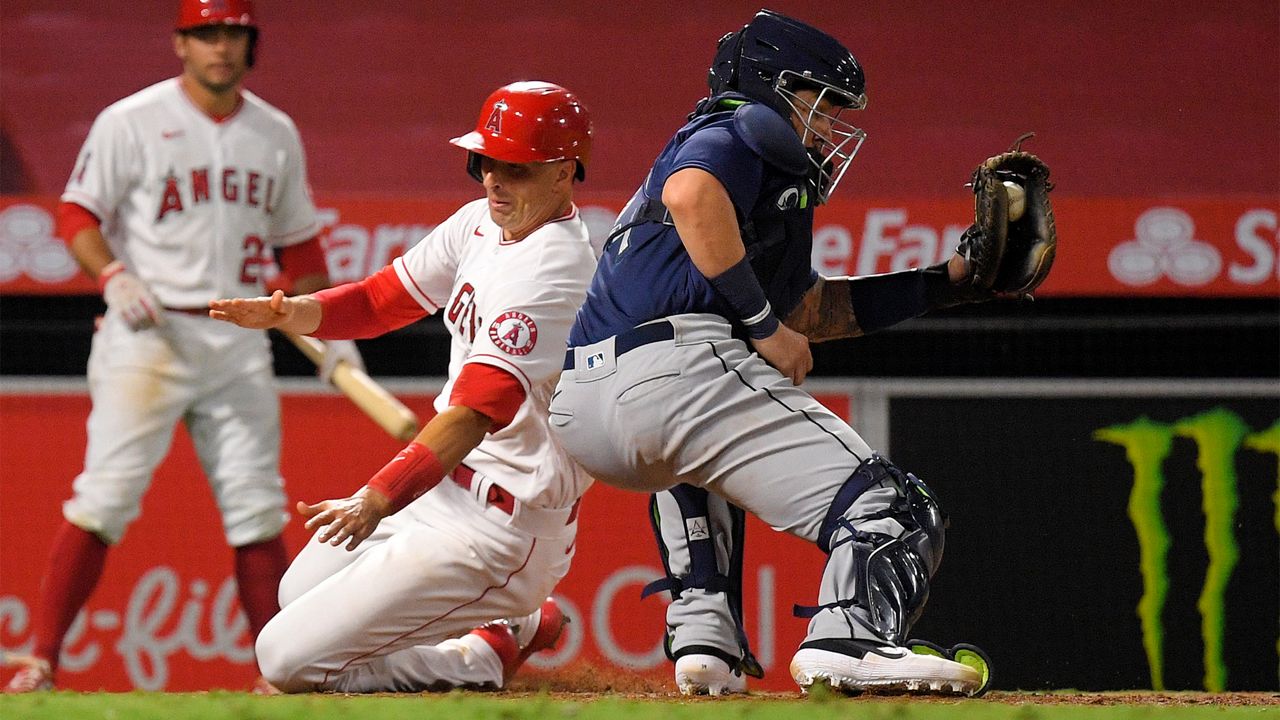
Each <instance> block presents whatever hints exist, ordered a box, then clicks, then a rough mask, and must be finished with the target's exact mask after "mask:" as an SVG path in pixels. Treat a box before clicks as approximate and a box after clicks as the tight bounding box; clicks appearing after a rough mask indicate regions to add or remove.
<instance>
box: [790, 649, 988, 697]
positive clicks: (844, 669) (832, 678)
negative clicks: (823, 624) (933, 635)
mask: <svg viewBox="0 0 1280 720" xmlns="http://www.w3.org/2000/svg"><path fill="white" fill-rule="evenodd" d="M791 677H792V678H794V679H795V681H796V684H797V685H799V686H800V690H801V691H802V692H805V693H807V692H808V691H809V688H810V687H812V686H813V685H814V684H816V683H824V684H826V685H829V686H831V688H832V689H834V690H840V691H843V692H851V693H860V692H885V693H892V692H920V693H940V694H959V695H974V694H976V693H977V692H978V691H979V690H980V689H982V686H983V678H982V675H981V674H980V673H979V672H978V671H977V670H975V669H973V668H972V667H969V666H968V665H963V664H961V663H958V662H955V661H953V660H948V659H946V658H943V657H937V656H934V655H917V654H915V653H913V652H911V651H910V650H907V649H906V648H901V647H894V646H892V645H878V644H876V643H872V642H868V641H866V640H844V639H830V640H816V641H810V642H806V643H805V644H804V645H801V646H800V650H798V651H797V652H796V654H795V656H794V657H793V658H792V659H791Z"/></svg>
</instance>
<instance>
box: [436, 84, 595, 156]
mask: <svg viewBox="0 0 1280 720" xmlns="http://www.w3.org/2000/svg"><path fill="white" fill-rule="evenodd" d="M449 142H450V143H452V144H454V145H457V146H458V147H460V148H463V149H465V150H467V151H468V152H467V172H468V173H469V174H470V175H471V177H473V178H475V179H476V180H480V179H481V177H480V158H479V156H480V155H483V156H485V157H489V158H493V159H494V160H501V161H503V162H510V163H543V162H555V161H557V160H574V161H576V162H577V170H576V171H575V173H574V176H575V177H576V178H577V179H578V180H582V179H583V178H584V177H586V167H587V159H588V157H589V156H590V155H591V117H590V115H588V114H587V109H586V108H585V107H583V105H582V103H581V102H579V101H578V97H577V96H576V95H574V94H573V93H571V92H569V91H568V90H566V89H564V88H562V87H560V86H559V85H553V84H552V83H547V82H539V81H536V80H529V81H522V82H515V83H511V84H510V85H505V86H503V87H500V88H498V89H497V90H495V91H493V93H492V94H491V95H489V97H488V99H487V100H485V101H484V105H483V106H482V107H481V108H480V117H479V119H478V120H477V121H476V129H475V130H472V131H471V132H469V133H467V134H466V135H463V136H461V137H456V138H453V139H452V140H450V141H449Z"/></svg>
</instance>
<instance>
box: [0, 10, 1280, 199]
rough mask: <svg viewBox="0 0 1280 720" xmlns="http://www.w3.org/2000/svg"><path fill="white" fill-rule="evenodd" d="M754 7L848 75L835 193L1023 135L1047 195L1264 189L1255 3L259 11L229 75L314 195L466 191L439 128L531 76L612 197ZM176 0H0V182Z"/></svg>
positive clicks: (164, 26) (1275, 42) (966, 167)
mask: <svg viewBox="0 0 1280 720" xmlns="http://www.w3.org/2000/svg"><path fill="white" fill-rule="evenodd" d="M762 5H768V6H769V7H772V8H773V9H775V10H779V11H782V12H786V13H788V14H791V15H794V16H795V17H798V18H800V19H803V20H806V21H809V22H811V23H814V24H817V25H820V26H821V27H822V28H824V29H825V30H827V31H829V32H831V33H832V34H834V35H836V36H837V37H839V38H840V39H841V40H843V41H844V42H845V44H847V45H848V47H849V48H850V50H852V51H853V53H854V55H856V56H857V57H858V59H859V60H860V61H861V62H862V64H863V65H864V66H865V69H866V75H867V92H868V106H867V109H866V111H865V112H861V113H857V114H856V122H857V124H858V125H860V126H861V127H862V128H863V129H865V130H866V131H867V133H868V140H867V142H866V144H865V145H864V146H863V148H862V150H861V152H860V153H859V155H858V157H857V159H856V160H855V161H854V166H853V168H852V169H851V170H850V172H849V174H848V176H847V178H846V179H845V181H844V185H843V186H842V187H841V188H840V190H839V191H838V193H839V195H840V196H841V197H848V198H852V197H879V196H884V195H889V196H897V195H903V196H907V197H913V196H917V195H923V196H927V197H950V195H951V193H953V192H956V191H958V190H959V188H960V185H961V184H962V183H963V182H964V181H965V179H966V178H967V177H968V174H969V172H970V171H971V170H972V169H973V167H974V165H976V164H977V163H978V162H979V161H981V160H982V159H983V158H985V157H987V156H988V155H991V154H993V153H995V152H998V151H1000V150H1003V149H1004V148H1005V147H1007V146H1008V145H1009V143H1010V142H1012V141H1013V139H1014V138H1016V137H1017V136H1018V135H1020V134H1022V133H1023V132H1026V131H1028V130H1034V131H1037V132H1038V133H1039V135H1038V137H1037V138H1036V139H1035V140H1034V141H1033V142H1032V143H1031V144H1030V145H1029V146H1028V148H1029V149H1030V150H1032V151H1033V152H1037V153H1040V154H1041V155H1043V156H1044V157H1045V159H1046V160H1047V161H1048V162H1049V164H1050V166H1051V167H1053V169H1054V178H1055V180H1056V181H1057V182H1058V185H1059V188H1060V192H1061V193H1062V194H1063V195H1090V196H1126V195H1131V194H1135V195H1152V194H1160V195H1164V194H1174V195H1187V194H1190V195H1202V194H1211V195H1218V194H1235V193H1271V194H1273V195H1274V194H1276V193H1277V192H1280V165H1278V164H1277V163H1276V158H1277V157H1280V133H1277V132H1276V130H1277V128H1278V127H1280V54H1278V53H1276V47H1277V46H1280V5H1278V4H1277V3H1276V2H1274V0H1240V1H1238V2H1230V3H1223V2H1203V0H1132V1H1131V2H1123V3H1117V2H1114V0H1071V2H1051V3H1027V2H1020V1H1019V0H954V1H953V2H945V3H944V2H936V1H934V0H863V1H861V2H846V3H841V2H831V1H830V0H777V2H770V3H764V2H763V0H645V1H644V2H635V3H601V2H597V1H596V0H558V1H557V2H555V3H523V4H521V3H501V4H497V5H495V4H493V3H457V2H441V1H439V0H365V1H362V2H358V3H330V4H327V5H324V6H323V7H322V8H318V7H316V6H315V5H314V4H313V3H305V2H295V3H289V2H281V1H280V0H274V1H273V0H261V1H260V2H258V3H257V10H258V15H259V16H260V18H259V19H260V23H261V26H262V36H261V43H260V47H259V48H258V50H259V53H258V59H259V63H258V67H257V68H255V69H254V71H253V73H252V74H251V75H250V77H249V80H248V87H249V88H250V89H251V90H253V91H254V92H257V93H258V94H260V95H261V96H262V97H264V98H266V99H267V100H268V101H269V102H271V103H273V104H275V105H277V106H278V107H280V108H281V109H283V110H284V111H286V112H288V113H290V114H291V115H292V116H293V117H294V119H295V120H296V121H297V124H298V128H299V130H300V131H301V133H302V138H303V141H304V143H305V144H306V147H307V150H308V157H309V166H310V174H311V179H312V183H313V185H314V186H315V188H316V190H317V191H319V192H321V193H378V194H398V195H408V196H419V195H424V194H428V195H430V194H440V193H456V192H458V191H460V190H463V189H464V188H467V187H469V186H470V185H469V184H470V180H468V179H467V178H466V176H465V175H464V174H463V160H462V153H461V151H460V150H457V149H456V148H452V147H449V146H448V145H446V141H447V140H448V139H449V138H451V137H456V136H457V135H460V134H462V133H463V132H465V131H466V130H468V129H470V127H471V126H473V125H474V123H475V121H476V112H477V109H478V108H479V104H480V103H481V101H482V100H483V99H484V97H485V96H486V95H487V94H488V93H489V92H490V91H491V90H493V89H494V88H496V87H498V86H499V85H502V84H505V83H507V82H511V81H513V80H518V79H530V78H538V79H544V80H551V81H554V82H558V83H561V84H563V85H565V86H567V87H569V88H572V89H573V90H575V91H576V92H577V93H578V94H579V95H580V96H581V97H582V99H583V101H584V102H585V103H586V104H587V106H588V107H589V108H590V109H591V111H592V113H593V116H594V118H595V121H596V142H595V152H594V157H593V160H592V167H591V170H590V172H589V173H588V178H587V183H586V187H587V189H589V190H591V191H595V192H617V193H624V194H629V193H630V192H631V191H632V190H634V188H635V187H636V186H637V185H638V184H639V182H640V180H641V178H643V177H644V173H645V171H646V170H647V169H648V167H649V165H650V163H651V162H652V160H653V158H654V156H655V155H656V153H657V152H658V150H659V148H661V146H662V144H663V143H665V142H666V140H667V138H668V137H670V135H671V133H672V132H674V131H675V129H676V127H677V126H678V125H679V123H680V122H681V120H682V118H683V117H684V115H685V114H686V113H688V112H689V110H690V109H691V108H692V107H693V104H694V102H695V101H697V99H698V98H699V97H701V96H702V94H703V93H704V92H705V89H706V88H705V78H706V68H707V66H708V65H709V64H710V61H711V58H712V55H713V53H714V49H715V41H716V39H717V38H719V37H720V35H721V34H723V33H725V32H727V31H729V30H732V29H734V28H736V27H740V26H741V25H742V24H743V23H745V22H746V21H747V20H749V19H750V17H751V16H752V14H753V13H754V12H755V11H756V10H757V9H759V8H760V7H761V6H762ZM176 7H177V0H131V2H129V3H127V7H125V6H118V5H117V4H115V3H85V2H71V1H69V0H5V2H4V3H2V4H0V45H2V46H3V47H4V72H3V73H0V95H2V96H3V97H4V100H5V102H4V106H3V108H2V109H0V130H2V131H3V135H4V140H5V141H6V142H5V147H4V148H3V150H4V151H5V152H4V154H5V162H4V163H3V165H2V166H0V171H3V178H4V180H5V182H4V184H3V185H2V186H0V187H2V188H3V189H0V192H26V193H56V192H59V191H60V190H61V189H62V186H63V185H64V184H65V183H66V179H67V177H68V175H69V174H70V172H71V167H72V164H73V161H74V159H75V154H76V152H77V149H78V148H79V147H80V144H81V143H82V142H83V140H84V136H85V133H86V132H87V131H88V129H89V124H90V122H92V120H93V117H94V116H95V115H96V114H97V113H98V111H100V110H101V109H102V108H103V107H106V105H108V104H109V103H111V102H114V101H116V100H118V99H120V98H122V97H124V96H125V95H128V94H129V93H132V92H135V91H136V90H138V89H140V88H143V87H145V86H147V85H150V84H151V83H154V82H156V81H158V80H160V79H162V78H165V77H170V76H172V75H176V74H177V73H178V71H179V65H178V62H177V60H176V59H175V58H174V56H173V51H172V48H171V42H170V39H169V32H170V29H171V28H172V21H173V18H174V15H175V8H176ZM463 191H465V192H469V191H466V190H463Z"/></svg>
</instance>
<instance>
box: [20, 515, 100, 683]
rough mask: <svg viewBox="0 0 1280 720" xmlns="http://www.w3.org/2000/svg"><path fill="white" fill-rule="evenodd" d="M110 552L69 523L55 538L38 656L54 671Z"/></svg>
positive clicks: (39, 617)
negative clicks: (73, 625)
mask: <svg viewBox="0 0 1280 720" xmlns="http://www.w3.org/2000/svg"><path fill="white" fill-rule="evenodd" d="M107 549H108V545H107V544H106V543H104V542H102V540H100V539H99V538H98V536H97V535H94V534H93V533H91V532H86V531H85V530H81V529H80V528H78V527H76V526H75V525H72V524H71V523H69V522H67V521H65V520H64V521H63V522H62V526H61V527H59V528H58V531H57V532H56V533H55V534H54V536H53V548H52V549H51V550H50V551H49V564H48V567H47V568H46V569H45V576H44V581H43V582H42V583H41V584H40V609H39V611H37V613H36V622H35V638H36V648H35V654H36V657H41V658H44V659H45V660H48V661H49V664H50V665H51V666H52V667H53V668H54V669H57V667H58V655H59V654H60V653H61V651H62V640H63V638H65V637H66V635H67V630H68V629H70V627H71V623H72V622H73V621H74V620H75V619H76V614H77V613H79V612H80V608H82V607H84V604H85V602H86V601H87V600H88V599H89V596H90V595H92V594H93V589H94V588H95V587H96V586H97V585H98V578H100V577H102V568H103V566H104V565H105V564H106V561H107Z"/></svg>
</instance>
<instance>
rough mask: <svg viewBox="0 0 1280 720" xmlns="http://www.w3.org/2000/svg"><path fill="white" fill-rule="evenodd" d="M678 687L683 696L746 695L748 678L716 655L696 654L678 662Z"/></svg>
mask: <svg viewBox="0 0 1280 720" xmlns="http://www.w3.org/2000/svg"><path fill="white" fill-rule="evenodd" d="M676 687H678V688H679V689H680V694H681V695H729V694H731V693H745V692H746V691H747V678H746V676H745V675H743V674H742V673H741V672H739V671H737V670H734V669H732V668H730V667H729V663H727V662H725V661H724V660H721V659H720V658H718V657H716V656H715V655H699V654H696V653H694V654H689V655H682V656H681V657H680V658H679V659H677V660H676Z"/></svg>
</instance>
